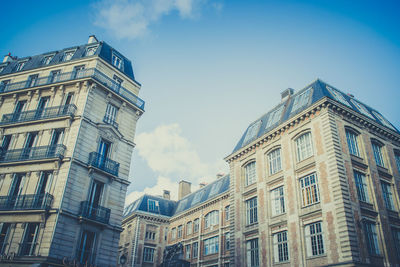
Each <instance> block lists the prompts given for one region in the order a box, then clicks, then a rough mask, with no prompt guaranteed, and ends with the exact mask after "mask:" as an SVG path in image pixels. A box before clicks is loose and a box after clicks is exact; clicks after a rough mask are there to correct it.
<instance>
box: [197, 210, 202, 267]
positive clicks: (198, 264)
mask: <svg viewBox="0 0 400 267" xmlns="http://www.w3.org/2000/svg"><path fill="white" fill-rule="evenodd" d="M202 221H203V210H201V214H200V218H199V238H198V241H197V267H200V247H201V229H203V227H202V223H201V222H202Z"/></svg>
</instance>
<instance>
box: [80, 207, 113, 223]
mask: <svg viewBox="0 0 400 267" xmlns="http://www.w3.org/2000/svg"><path fill="white" fill-rule="evenodd" d="M110 213H111V210H110V209H108V208H105V207H102V206H98V205H93V204H91V203H89V202H88V201H82V202H81V209H80V212H79V215H80V216H82V217H83V218H87V219H91V220H93V221H97V222H101V223H105V224H107V223H108V222H109V221H110Z"/></svg>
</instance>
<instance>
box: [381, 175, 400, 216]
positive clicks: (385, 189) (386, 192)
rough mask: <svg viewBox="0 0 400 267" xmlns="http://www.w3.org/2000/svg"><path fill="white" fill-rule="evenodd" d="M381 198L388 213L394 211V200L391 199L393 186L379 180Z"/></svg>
mask: <svg viewBox="0 0 400 267" xmlns="http://www.w3.org/2000/svg"><path fill="white" fill-rule="evenodd" d="M381 188H382V197H383V202H384V203H385V207H386V208H387V209H388V210H390V211H395V210H396V208H395V205H394V198H393V186H392V184H391V183H389V182H386V181H382V180H381Z"/></svg>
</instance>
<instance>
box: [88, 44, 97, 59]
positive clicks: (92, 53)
mask: <svg viewBox="0 0 400 267" xmlns="http://www.w3.org/2000/svg"><path fill="white" fill-rule="evenodd" d="M97 47H98V46H91V47H86V53H85V55H86V56H87V57H88V56H93V55H94V53H96V50H97Z"/></svg>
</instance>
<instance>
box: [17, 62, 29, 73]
mask: <svg viewBox="0 0 400 267" xmlns="http://www.w3.org/2000/svg"><path fill="white" fill-rule="evenodd" d="M25 63H26V61H22V62H18V64H17V68H16V69H15V71H21V70H22V69H23V68H24V66H25Z"/></svg>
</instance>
